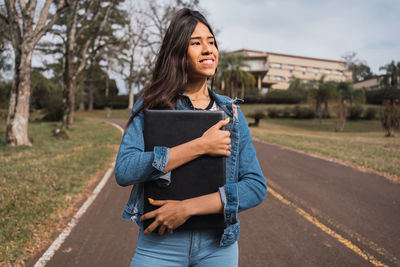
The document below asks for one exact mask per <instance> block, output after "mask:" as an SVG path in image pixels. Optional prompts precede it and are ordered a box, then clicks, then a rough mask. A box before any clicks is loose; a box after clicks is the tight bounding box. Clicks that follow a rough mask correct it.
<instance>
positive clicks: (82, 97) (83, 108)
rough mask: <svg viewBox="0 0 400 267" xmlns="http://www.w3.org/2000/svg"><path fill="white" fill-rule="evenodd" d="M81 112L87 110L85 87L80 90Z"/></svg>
mask: <svg viewBox="0 0 400 267" xmlns="http://www.w3.org/2000/svg"><path fill="white" fill-rule="evenodd" d="M79 110H85V90H84V87H83V86H80V88H79Z"/></svg>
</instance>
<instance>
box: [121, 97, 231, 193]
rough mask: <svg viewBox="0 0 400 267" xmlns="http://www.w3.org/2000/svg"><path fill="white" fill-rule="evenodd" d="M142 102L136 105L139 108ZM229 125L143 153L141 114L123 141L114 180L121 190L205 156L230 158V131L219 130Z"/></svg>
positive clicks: (213, 127) (213, 128) (219, 126)
mask: <svg viewBox="0 0 400 267" xmlns="http://www.w3.org/2000/svg"><path fill="white" fill-rule="evenodd" d="M138 103H139V101H138V102H137V104H138ZM228 122H229V121H220V122H218V123H217V124H215V125H214V126H212V127H211V128H210V129H208V130H207V131H206V132H205V133H204V134H203V136H202V137H200V138H197V139H195V140H192V141H189V142H187V143H185V144H182V145H179V146H176V147H173V148H167V147H155V148H154V151H149V152H145V151H144V141H143V113H139V114H138V115H137V116H136V117H135V118H134V120H133V121H132V123H131V124H130V125H129V128H128V129H127V130H126V133H125V134H124V137H123V138H122V141H121V145H120V148H119V151H118V156H117V160H116V164H115V178H116V180H117V183H118V184H119V185H121V186H127V185H131V184H137V183H141V182H145V181H149V180H154V179H158V178H159V177H160V176H161V175H163V174H165V173H168V172H169V171H171V170H173V169H175V168H177V167H179V166H181V165H183V164H185V163H187V162H189V161H191V160H193V159H195V158H197V157H199V156H201V155H203V154H210V155H222V156H228V157H229V156H230V151H229V149H230V148H231V147H230V138H229V132H228V131H222V130H220V129H221V127H222V126H224V125H226V124H227V123H228Z"/></svg>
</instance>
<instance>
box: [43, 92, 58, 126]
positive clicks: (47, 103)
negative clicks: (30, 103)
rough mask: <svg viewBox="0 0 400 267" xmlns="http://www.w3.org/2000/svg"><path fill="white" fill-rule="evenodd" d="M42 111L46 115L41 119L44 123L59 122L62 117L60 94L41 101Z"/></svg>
mask: <svg viewBox="0 0 400 267" xmlns="http://www.w3.org/2000/svg"><path fill="white" fill-rule="evenodd" d="M42 105H43V109H44V110H45V111H46V115H45V116H44V117H43V120H45V121H61V119H62V116H63V101H62V93H61V92H59V93H56V94H51V95H48V96H47V97H46V99H43V100H42Z"/></svg>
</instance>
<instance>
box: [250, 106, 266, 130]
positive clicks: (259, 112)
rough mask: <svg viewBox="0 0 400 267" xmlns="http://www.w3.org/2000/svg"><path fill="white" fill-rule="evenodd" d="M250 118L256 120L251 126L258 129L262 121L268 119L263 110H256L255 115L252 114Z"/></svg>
mask: <svg viewBox="0 0 400 267" xmlns="http://www.w3.org/2000/svg"><path fill="white" fill-rule="evenodd" d="M248 116H249V117H250V118H253V119H254V122H252V123H249V126H255V127H257V126H258V124H259V123H260V120H261V119H263V118H265V117H266V114H265V112H264V111H263V110H256V111H255V112H254V113H251V114H249V115H248Z"/></svg>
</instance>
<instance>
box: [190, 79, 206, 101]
mask: <svg viewBox="0 0 400 267" xmlns="http://www.w3.org/2000/svg"><path fill="white" fill-rule="evenodd" d="M184 90H185V94H186V95H187V96H188V97H190V99H191V100H192V101H196V100H210V95H209V93H208V89H207V79H196V80H189V81H188V83H187V84H186V86H185V89H184Z"/></svg>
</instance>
